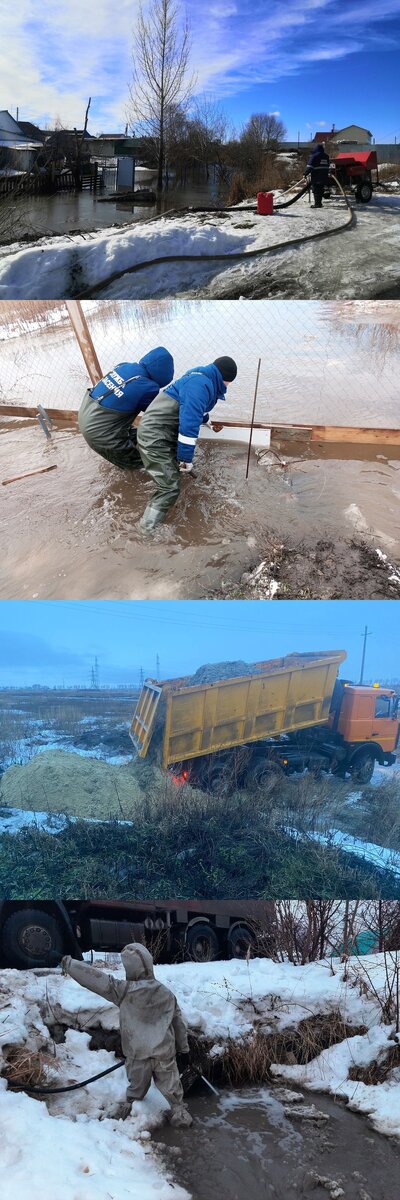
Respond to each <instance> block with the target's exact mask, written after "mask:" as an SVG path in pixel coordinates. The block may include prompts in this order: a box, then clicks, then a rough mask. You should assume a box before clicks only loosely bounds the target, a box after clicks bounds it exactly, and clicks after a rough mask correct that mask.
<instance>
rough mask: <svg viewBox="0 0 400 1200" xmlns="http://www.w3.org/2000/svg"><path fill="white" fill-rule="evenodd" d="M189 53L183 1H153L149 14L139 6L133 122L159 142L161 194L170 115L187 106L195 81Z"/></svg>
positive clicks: (133, 90) (158, 170)
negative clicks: (181, 2) (167, 121)
mask: <svg viewBox="0 0 400 1200" xmlns="http://www.w3.org/2000/svg"><path fill="white" fill-rule="evenodd" d="M190 51H191V42H190V32H189V25H188V22H187V19H186V18H183V19H181V12H180V5H179V0H151V4H150V8H149V10H148V12H147V13H146V15H145V14H144V11H143V8H142V6H140V9H139V18H138V25H137V30H136V34H135V37H134V45H133V81H132V85H131V87H130V89H129V91H130V97H131V107H130V113H129V119H130V121H131V123H132V124H133V125H134V126H135V127H136V125H138V124H139V125H140V126H141V127H142V129H143V131H144V132H145V133H147V134H149V135H150V136H151V137H152V139H153V141H154V143H155V148H156V155H157V191H159V192H161V191H162V189H163V172H164V160H165V133H166V116H167V113H168V112H170V111H171V110H173V109H176V108H177V107H178V106H179V108H182V107H183V106H184V105H185V104H186V103H187V101H188V100H189V97H190V95H191V92H192V90H193V86H194V82H195V80H194V76H193V75H190V74H189V60H190Z"/></svg>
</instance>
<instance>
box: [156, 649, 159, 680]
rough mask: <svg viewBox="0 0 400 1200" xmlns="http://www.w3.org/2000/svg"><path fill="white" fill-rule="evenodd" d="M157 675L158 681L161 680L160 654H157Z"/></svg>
mask: <svg viewBox="0 0 400 1200" xmlns="http://www.w3.org/2000/svg"><path fill="white" fill-rule="evenodd" d="M156 675H157V679H159V678H160V656H159V654H157V658H156Z"/></svg>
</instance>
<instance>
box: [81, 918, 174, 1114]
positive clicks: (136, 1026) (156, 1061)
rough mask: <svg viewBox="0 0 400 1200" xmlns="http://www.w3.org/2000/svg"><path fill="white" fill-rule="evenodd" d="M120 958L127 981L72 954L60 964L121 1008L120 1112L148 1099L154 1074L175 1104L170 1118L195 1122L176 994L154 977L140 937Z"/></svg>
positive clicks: (86, 986)
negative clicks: (182, 1072) (186, 1088)
mask: <svg viewBox="0 0 400 1200" xmlns="http://www.w3.org/2000/svg"><path fill="white" fill-rule="evenodd" d="M121 959H122V963H123V966H124V968H125V974H126V981H125V982H124V981H123V980H120V979H116V978H115V976H114V975H106V973H105V972H104V971H100V970H99V969H98V967H92V966H90V965H89V964H88V963H83V962H78V961H77V960H76V959H73V958H71V957H70V956H69V955H66V957H65V958H63V959H62V963H61V966H62V969H63V971H64V972H65V974H67V975H70V976H71V978H72V979H75V980H76V982H77V983H80V984H82V987H85V988H88V989H89V991H91V992H96V993H97V995H99V996H103V997H104V999H105V1000H111V1001H112V1003H113V1004H116V1005H117V1006H118V1008H119V1012H120V1018H119V1019H120V1030H121V1044H122V1053H123V1055H124V1058H125V1068H126V1073H127V1076H128V1080H129V1083H128V1087H127V1092H126V1103H125V1104H124V1105H123V1106H122V1108H121V1110H120V1111H119V1113H118V1115H119V1116H120V1117H121V1118H122V1119H125V1117H127V1116H129V1113H130V1111H131V1107H132V1103H133V1101H134V1100H143V1099H144V1097H145V1095H146V1093H147V1092H148V1090H149V1087H150V1084H151V1081H152V1079H154V1082H155V1083H156V1085H157V1087H158V1089H159V1091H160V1092H162V1095H163V1096H165V1099H166V1100H168V1101H169V1104H170V1106H171V1111H170V1113H169V1114H168V1117H167V1119H169V1120H170V1122H171V1125H191V1124H192V1118H191V1116H190V1113H189V1110H188V1108H187V1107H186V1104H184V1102H183V1088H182V1084H181V1080H180V1077H179V1071H178V1064H177V1061H176V1060H177V1055H179V1058H180V1060H182V1068H183V1067H186V1066H187V1065H188V1062H189V1045H188V1038H187V1027H186V1024H185V1022H184V1020H183V1017H182V1013H181V1011H180V1008H179V1005H178V1002H177V999H176V996H174V994H173V992H170V991H169V988H166V987H164V984H162V983H159V982H158V980H157V979H155V976H154V970H153V959H152V956H151V954H150V953H149V951H148V950H146V947H145V946H142V945H141V943H140V942H132V943H131V945H129V946H125V949H124V950H122V952H121Z"/></svg>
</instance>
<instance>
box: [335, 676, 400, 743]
mask: <svg viewBox="0 0 400 1200" xmlns="http://www.w3.org/2000/svg"><path fill="white" fill-rule="evenodd" d="M339 689H340V701H339V703H338V691H337V692H336V702H335V697H334V701H333V708H332V711H331V716H330V724H331V727H332V728H333V729H335V732H336V733H338V734H340V735H341V737H342V738H343V740H344V741H345V742H347V744H348V745H355V744H357V743H359V742H363V743H365V742H377V743H378V745H379V746H380V747H381V749H382V750H383V751H384V753H385V754H386V753H392V752H393V751H394V750H396V748H397V746H398V742H399V730H400V722H399V715H398V705H399V700H398V696H397V695H396V692H394V691H393V690H392V689H391V688H381V687H377V686H373V687H370V686H367V685H364V684H359V685H358V686H357V685H356V684H352V683H345V682H343V683H342V684H339V685H338V690H339Z"/></svg>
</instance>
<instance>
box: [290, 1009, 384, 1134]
mask: <svg viewBox="0 0 400 1200" xmlns="http://www.w3.org/2000/svg"><path fill="white" fill-rule="evenodd" d="M393 1045H394V1043H393V1027H392V1026H387V1025H381V1026H378V1027H377V1028H375V1029H370V1030H369V1031H368V1033H367V1034H365V1035H364V1036H358V1037H352V1038H347V1039H346V1041H344V1042H341V1043H340V1044H339V1045H337V1046H331V1047H330V1049H329V1050H324V1051H323V1052H322V1054H319V1055H318V1058H315V1059H313V1061H312V1062H311V1063H307V1064H306V1066H301V1067H298V1066H293V1067H292V1066H290V1067H289V1066H274V1067H272V1072H273V1074H274V1075H275V1076H276V1077H279V1078H280V1079H285V1080H288V1081H290V1082H291V1083H297V1084H299V1083H301V1084H302V1085H303V1086H304V1087H307V1088H309V1090H310V1091H317V1092H328V1093H330V1095H332V1096H338V1097H340V1098H341V1099H343V1100H346V1101H347V1103H348V1105H349V1108H351V1109H353V1110H354V1111H355V1112H361V1113H363V1114H364V1115H365V1116H368V1117H369V1119H370V1121H371V1124H372V1125H373V1127H374V1129H376V1130H377V1131H378V1133H385V1134H388V1135H391V1136H396V1137H400V1071H399V1070H398V1069H397V1070H394V1071H393V1074H392V1077H389V1078H388V1079H387V1080H386V1081H385V1082H383V1083H380V1084H365V1083H362V1082H361V1081H360V1080H354V1079H350V1078H349V1071H350V1069H351V1068H354V1067H366V1066H370V1065H371V1064H372V1063H374V1062H380V1061H381V1060H382V1059H383V1058H384V1057H385V1056H386V1054H387V1053H388V1051H389V1050H390V1049H393Z"/></svg>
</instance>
